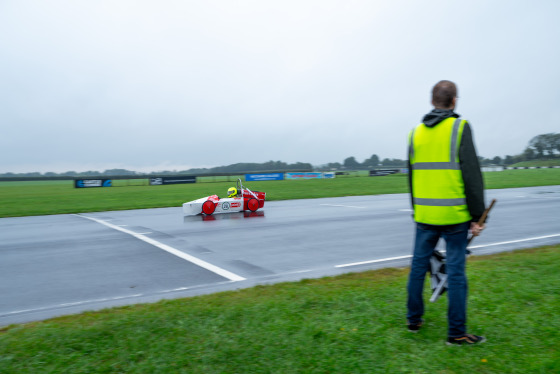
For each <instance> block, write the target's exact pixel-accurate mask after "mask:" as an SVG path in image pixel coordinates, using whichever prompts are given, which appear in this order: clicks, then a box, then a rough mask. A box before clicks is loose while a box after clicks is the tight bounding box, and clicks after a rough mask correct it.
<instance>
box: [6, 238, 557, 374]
mask: <svg viewBox="0 0 560 374" xmlns="http://www.w3.org/2000/svg"><path fill="white" fill-rule="evenodd" d="M559 263H560V246H550V247H543V248H539V249H532V250H523V251H518V252H513V253H501V254H497V255H492V256H484V257H476V256H475V257H470V258H469V261H468V265H467V267H468V274H469V279H470V283H469V289H470V297H469V322H468V326H469V328H470V331H471V332H473V333H477V334H482V335H485V336H486V337H487V339H488V341H487V342H485V343H483V344H481V345H478V346H472V347H469V346H467V347H465V346H461V347H457V346H455V347H449V346H446V345H445V344H444V341H445V338H446V328H447V327H446V323H447V322H446V299H445V298H442V299H440V300H439V301H438V302H436V303H434V304H431V303H429V304H428V305H427V311H426V315H425V319H426V324H425V326H424V327H423V329H422V330H421V331H420V332H419V333H417V334H412V333H410V332H408V330H407V329H406V327H405V298H406V292H405V285H406V277H407V273H408V270H407V269H394V268H393V269H383V270H377V271H367V272H362V273H352V274H346V275H341V276H336V277H328V278H322V279H314V280H303V281H300V282H293V283H281V284H275V285H268V286H257V287H254V288H250V289H244V290H238V291H230V292H224V293H218V294H213V295H205V296H198V297H193V298H189V299H179V300H171V301H162V302H158V303H155V304H145V305H135V306H128V307H121V308H115V309H110V310H105V311H100V312H89V313H85V314H81V315H77V316H67V317H62V318H57V319H53V320H48V321H44V322H36V323H30V324H26V325H15V326H10V327H6V328H3V329H0V372H1V373H3V374H12V373H13V374H23V373H57V374H58V373H204V374H211V373H446V374H451V373H473V372H474V373H524V374H525V373H543V374H544V373H558V372H559V370H560V354H559V350H558V342H559V341H560V319H559V318H558V310H560V296H559V295H560V273H559V272H558V264H559Z"/></svg>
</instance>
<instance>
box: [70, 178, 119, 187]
mask: <svg viewBox="0 0 560 374" xmlns="http://www.w3.org/2000/svg"><path fill="white" fill-rule="evenodd" d="M111 186H112V182H111V180H110V179H74V187H75V188H89V187H111Z"/></svg>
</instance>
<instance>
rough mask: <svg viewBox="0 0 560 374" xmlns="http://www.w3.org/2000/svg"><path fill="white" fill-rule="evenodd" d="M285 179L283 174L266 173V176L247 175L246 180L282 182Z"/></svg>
mask: <svg viewBox="0 0 560 374" xmlns="http://www.w3.org/2000/svg"><path fill="white" fill-rule="evenodd" d="M283 179H284V174H282V173H264V174H245V180H246V181H247V182H251V181H281V180H283Z"/></svg>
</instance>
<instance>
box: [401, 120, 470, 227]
mask: <svg viewBox="0 0 560 374" xmlns="http://www.w3.org/2000/svg"><path fill="white" fill-rule="evenodd" d="M465 123H466V121H465V120H461V119H459V118H446V119H444V120H443V121H442V122H440V123H438V124H437V125H436V126H434V127H428V126H426V125H424V124H423V123H421V124H419V125H418V126H416V128H415V129H414V130H412V131H411V132H410V134H409V139H408V144H409V157H410V167H411V170H410V171H409V172H410V173H412V203H413V205H414V220H415V221H416V222H420V223H425V224H428V225H453V224H457V223H463V222H468V221H470V220H471V219H472V216H471V214H470V213H469V210H468V207H467V200H466V196H465V188H464V187H465V184H464V182H463V175H462V173H461V168H460V165H459V145H460V144H461V137H462V135H463V129H464V127H465Z"/></svg>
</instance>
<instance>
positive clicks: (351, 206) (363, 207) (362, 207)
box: [319, 204, 366, 209]
mask: <svg viewBox="0 0 560 374" xmlns="http://www.w3.org/2000/svg"><path fill="white" fill-rule="evenodd" d="M319 205H323V206H337V207H342V208H356V209H365V208H366V207H365V206H354V205H341V204H319Z"/></svg>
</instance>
